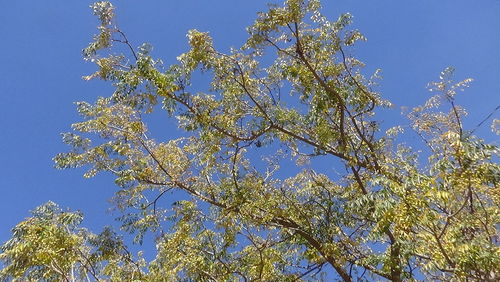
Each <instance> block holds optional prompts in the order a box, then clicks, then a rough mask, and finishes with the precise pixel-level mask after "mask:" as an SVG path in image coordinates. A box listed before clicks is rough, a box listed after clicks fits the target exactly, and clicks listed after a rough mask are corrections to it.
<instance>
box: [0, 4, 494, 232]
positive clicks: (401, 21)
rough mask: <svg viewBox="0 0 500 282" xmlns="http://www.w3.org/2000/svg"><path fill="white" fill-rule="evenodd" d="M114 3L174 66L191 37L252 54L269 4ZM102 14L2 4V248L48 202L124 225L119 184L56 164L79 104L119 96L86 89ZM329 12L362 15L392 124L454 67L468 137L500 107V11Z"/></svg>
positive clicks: (332, 8) (136, 34) (367, 57)
mask: <svg viewBox="0 0 500 282" xmlns="http://www.w3.org/2000/svg"><path fill="white" fill-rule="evenodd" d="M112 2H113V4H114V5H115V6H116V7H117V15H118V19H117V20H118V24H119V25H120V27H121V28H122V30H124V31H125V32H126V33H127V35H128V37H129V39H130V40H131V41H132V43H133V44H134V45H136V46H139V45H140V44H141V43H142V42H149V43H151V44H152V45H153V46H154V52H153V54H154V56H156V57H160V58H162V59H163V60H164V62H165V63H166V64H169V63H173V62H174V60H175V58H176V56H178V55H179V54H180V53H182V52H183V51H185V50H186V48H187V44H186V37H185V34H186V32H187V31H188V30H189V29H192V28H196V29H199V30H202V31H210V33H211V35H212V36H213V37H214V41H215V45H216V47H217V48H219V49H221V50H228V49H229V47H231V46H233V47H238V46H240V45H241V44H242V43H243V42H244V40H245V38H246V37H245V36H246V32H245V27H246V26H248V25H250V24H251V23H252V22H253V20H254V19H255V15H256V12H257V11H263V10H265V9H266V3H267V2H269V1H261V0H254V1H243V0H232V1H230V0H211V1H206V0H205V1H203V0H183V1H178V0H176V1H173V0H141V1H112ZM91 3H92V1H83V0H81V1H67V0H66V1H64V0H52V1H27V0H17V1H0V9H1V11H2V12H3V13H2V15H1V16H0V39H1V42H2V44H1V47H0V51H1V52H0V62H1V65H0V97H1V99H0V106H1V111H0V130H1V131H0V195H1V197H0V242H3V241H5V240H6V239H8V238H9V236H10V228H11V227H13V226H14V225H15V224H16V223H18V222H19V221H21V220H22V219H23V218H25V217H26V216H28V215H29V213H28V211H29V210H30V209H33V208H34V207H36V206H38V205H40V204H42V203H44V202H46V201H48V200H52V201H55V202H57V203H59V204H60V205H61V206H62V207H70V208H71V209H79V210H81V211H83V212H84V213H85V215H86V220H85V225H86V226H87V227H89V228H90V229H92V230H94V231H95V232H99V231H100V230H101V227H102V226H104V225H106V224H109V223H111V222H112V221H113V218H114V217H115V215H112V214H109V213H106V210H107V209H108V208H109V206H110V205H109V204H108V203H107V199H109V198H110V197H111V196H112V195H113V192H114V191H115V190H116V187H115V186H114V183H113V181H112V180H111V178H110V177H107V176H98V177H97V178H94V179H90V180H88V179H84V178H83V177H82V173H83V170H66V171H58V170H56V169H54V168H53V162H52V157H53V156H54V155H55V154H57V153H58V152H63V151H65V150H67V147H66V146H65V145H64V144H62V142H61V139H60V135H59V134H60V133H61V132H65V131H69V129H70V128H69V126H70V124H71V123H73V122H76V121H78V120H79V119H78V116H77V114H76V111H75V107H74V105H73V102H75V101H82V100H85V101H90V102H92V101H94V100H95V98H96V97H97V96H106V95H109V94H110V93H111V91H112V90H111V88H110V87H109V86H108V85H106V84H105V83H102V82H98V81H91V82H85V81H83V80H82V79H81V77H82V76H83V75H87V74H90V73H91V72H93V70H94V67H93V65H92V64H90V63H85V62H84V61H83V60H82V59H81V49H82V48H84V47H85V46H86V44H87V43H88V42H90V39H91V36H92V34H94V33H95V32H96V30H95V27H96V26H97V21H96V20H95V18H94V17H93V16H92V13H91V10H90V9H89V8H88V6H89V5H90V4H91ZM323 6H324V10H323V12H324V14H325V15H327V16H328V18H330V19H331V20H334V19H336V18H337V17H338V15H339V14H340V13H344V12H350V13H351V14H353V16H354V27H355V28H358V29H360V30H361V31H362V33H364V34H365V36H366V37H367V38H368V41H367V42H364V43H360V44H358V45H357V46H356V47H354V48H353V49H351V50H350V52H351V53H353V54H354V55H355V56H357V57H359V58H361V59H362V60H363V61H364V62H365V63H366V64H367V68H366V73H367V74H370V73H371V72H372V71H373V70H375V69H376V68H381V69H382V71H383V72H382V75H383V77H384V80H383V81H382V85H381V87H380V91H381V92H382V93H383V95H384V97H385V98H388V99H390V100H391V101H392V102H394V103H395V105H396V108H395V109H394V112H393V113H389V114H387V115H385V116H382V119H385V120H386V122H387V123H394V122H395V120H394V119H395V118H396V119H398V118H399V107H400V106H410V107H411V106H415V105H417V104H420V103H422V102H423V101H425V99H426V98H427V97H428V92H427V91H426V89H425V86H426V84H427V83H428V82H429V81H432V80H434V79H436V78H437V77H438V74H439V72H440V71H441V70H443V69H444V68H445V67H447V66H453V67H455V68H456V70H457V72H456V74H457V79H463V78H467V77H472V78H474V79H475V81H474V82H473V84H472V86H471V88H470V89H468V90H467V91H466V92H465V93H464V94H462V95H460V97H458V102H459V104H462V105H464V106H466V108H467V109H468V110H469V113H470V115H469V117H468V118H467V119H466V121H465V125H466V127H467V126H468V127H473V126H475V125H476V124H477V123H479V122H480V121H481V120H482V119H483V118H484V117H485V116H486V115H487V114H488V113H489V112H491V110H493V109H494V108H495V106H497V105H498V104H500V99H499V98H498V97H499V93H500V83H498V81H499V75H500V52H499V50H500V32H499V28H500V17H499V16H498V15H499V14H500V1H497V0H481V1H472V0H469V1H465V0H440V1H436V0H419V1H416V0H414V1H387V0H380V1H360V0H359V1H355V0H335V1H323ZM496 117H497V118H498V114H497V115H496ZM396 121H397V120H396ZM402 122H406V121H402ZM169 128H172V127H171V125H170V127H169V126H166V127H165V132H166V133H165V132H164V133H162V135H163V136H168V130H169ZM489 132H490V131H489V123H488V124H486V125H484V126H483V128H481V129H480V130H479V131H478V133H479V134H480V135H481V134H482V135H483V136H485V137H486V138H487V139H489V140H492V141H494V140H495V138H496V137H495V136H493V135H492V134H490V133H489Z"/></svg>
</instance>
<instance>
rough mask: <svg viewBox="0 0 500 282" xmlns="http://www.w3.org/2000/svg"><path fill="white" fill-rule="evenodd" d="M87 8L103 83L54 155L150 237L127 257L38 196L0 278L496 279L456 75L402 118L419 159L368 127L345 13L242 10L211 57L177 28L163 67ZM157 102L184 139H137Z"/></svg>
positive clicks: (480, 167)
mask: <svg viewBox="0 0 500 282" xmlns="http://www.w3.org/2000/svg"><path fill="white" fill-rule="evenodd" d="M92 7H93V10H94V14H95V15H97V16H98V18H99V20H100V27H99V34H97V35H96V36H95V37H94V42H93V43H91V44H90V45H89V47H88V48H86V49H85V50H84V57H85V59H86V60H89V61H92V62H95V63H96V65H97V67H98V70H97V71H96V72H95V73H94V74H92V75H90V76H87V77H85V79H93V78H100V79H102V80H104V81H108V82H110V83H111V84H112V85H113V86H114V88H115V91H114V92H113V93H112V95H111V96H110V97H103V98H99V99H98V100H97V101H96V102H95V103H93V104H91V103H87V102H79V103H77V109H78V112H79V113H80V114H81V116H82V119H83V121H81V122H79V123H75V124H73V126H72V127H73V132H72V133H65V134H63V141H64V142H65V143H67V144H69V145H70V146H71V148H72V149H71V151H70V152H68V153H62V154H59V155H57V156H56V157H55V162H56V166H57V167H58V168H73V167H82V166H84V167H90V169H89V170H88V171H87V172H86V173H85V176H86V177H93V176H95V175H96V174H97V173H99V172H111V173H112V174H114V175H115V176H116V180H115V181H116V184H117V185H118V186H119V187H120V189H119V190H118V191H117V192H116V196H115V198H114V203H115V205H116V207H117V208H119V209H120V210H121V211H122V212H123V215H122V216H121V218H120V220H121V223H122V226H121V227H122V229H123V230H125V231H129V232H133V233H135V234H136V237H135V240H136V242H141V241H142V236H143V235H144V234H145V233H146V232H153V233H155V234H157V238H156V246H157V254H156V258H155V259H154V260H153V261H150V262H145V261H144V259H142V258H141V256H140V254H139V255H138V256H137V257H136V258H134V257H133V256H132V255H131V254H130V252H129V251H127V249H126V247H125V244H124V243H123V242H122V240H121V239H120V237H119V236H118V235H117V234H116V233H114V232H113V231H111V230H110V229H105V231H104V232H103V233H102V234H100V235H93V234H92V233H90V232H88V231H86V230H85V229H82V228H80V227H78V224H79V222H80V221H81V216H80V215H79V214H78V213H71V212H67V213H61V212H60V211H59V210H58V209H57V208H56V206H55V205H54V204H53V203H48V204H46V205H44V206H42V207H39V208H37V209H36V210H35V212H34V215H33V217H31V218H29V219H27V220H26V221H23V222H22V223H20V224H19V225H18V226H16V228H14V230H13V238H12V239H11V240H10V241H8V242H7V243H5V244H4V245H3V246H2V253H1V254H0V259H1V260H2V261H3V262H4V265H5V266H6V267H5V268H4V270H2V272H1V274H2V275H3V277H5V278H9V277H16V278H22V277H24V278H28V279H39V278H42V277H43V278H44V279H48V280H51V279H52V280H72V279H78V278H76V277H80V278H82V277H89V279H90V277H92V279H96V280H99V279H108V278H111V279H113V280H118V279H122V280H127V281H128V280H134V279H136V280H151V281H163V280H165V281H170V280H203V281H205V280H214V281H219V280H244V281H247V280H262V281H294V280H316V279H326V278H325V277H327V276H328V275H330V276H333V277H335V278H338V279H340V280H343V281H353V280H361V279H369V278H373V279H377V280H379V279H387V280H392V281H402V280H407V279H422V278H424V277H425V278H427V279H436V280H450V279H459V280H470V279H472V280H490V281H494V280H497V279H498V276H499V275H500V273H499V272H498V269H500V249H499V248H498V233H497V232H498V231H497V228H496V226H497V225H498V223H499V217H500V210H499V209H498V204H499V203H500V198H499V196H498V195H500V193H499V192H500V191H499V185H498V184H499V180H500V168H499V165H498V164H497V163H496V162H495V161H494V158H495V157H497V156H498V148H497V147H496V146H495V145H493V144H489V143H487V142H486V141H484V140H482V139H480V138H479V137H477V136H475V135H474V134H473V133H474V131H473V130H469V131H467V130H466V129H464V128H463V126H462V118H463V116H464V115H465V110H464V109H463V108H462V107H460V106H458V105H457V104H456V103H455V95H456V94H457V93H458V92H459V91H460V90H462V89H463V88H465V87H467V85H468V83H469V82H470V81H471V80H470V79H466V80H463V81H460V82H454V81H453V69H452V68H447V69H445V70H444V71H443V72H442V73H441V75H440V77H439V80H438V81H437V82H434V83H431V84H430V90H431V91H435V92H436V95H434V96H432V97H431V98H430V99H429V100H428V101H427V102H426V103H425V105H423V106H420V107H416V108H414V109H413V110H412V111H410V112H409V114H408V117H409V119H410V120H411V122H412V128H411V130H413V133H415V134H418V136H420V137H421V139H422V144H423V145H424V146H425V150H426V152H428V155H429V157H428V158H427V160H425V159H424V158H423V156H422V155H421V154H420V153H419V151H415V150H413V149H412V148H411V147H409V146H407V145H405V144H404V143H401V142H400V141H399V139H398V138H400V137H401V136H402V134H403V133H404V130H403V128H402V127H394V128H391V129H389V130H387V131H385V132H383V131H382V130H381V129H380V128H381V126H380V122H378V121H377V119H376V117H375V113H376V112H377V110H378V109H379V108H381V107H390V105H391V103H390V102H389V101H387V100H384V99H383V98H382V97H381V95H380V93H378V92H376V90H375V89H376V83H377V79H378V75H377V73H375V74H374V75H372V76H371V77H370V78H366V77H365V76H363V75H362V72H361V70H362V66H363V63H362V62H360V61H359V60H357V59H356V58H354V57H349V56H347V54H348V53H347V51H346V50H347V49H348V48H350V46H351V45H353V44H354V43H356V41H359V40H363V39H364V37H363V35H362V34H361V33H360V32H359V31H357V30H349V29H348V26H349V23H350V21H351V19H350V15H349V14H345V15H342V16H340V17H339V19H338V20H336V21H334V22H331V21H328V20H327V19H326V18H325V17H324V16H323V15H322V14H321V12H320V3H319V1H317V0H309V1H302V0H288V1H286V2H285V4H284V5H283V6H270V8H269V10H268V12H266V13H261V14H260V15H259V17H258V18H257V20H256V21H255V23H254V24H253V25H252V26H250V27H249V28H248V33H249V38H248V40H247V42H246V43H245V44H244V46H243V47H242V48H240V49H234V50H231V52H230V53H228V54H226V53H222V52H219V51H217V50H216V49H215V48H214V46H213V44H212V40H211V38H210V36H209V34H208V33H204V32H199V31H196V30H192V31H190V32H189V33H188V39H189V44H190V50H189V51H188V52H186V53H184V54H182V55H181V56H179V57H178V63H177V64H174V65H172V66H169V67H164V66H163V65H162V62H161V60H159V59H154V58H153V57H152V56H151V55H150V50H151V47H150V46H149V45H147V44H144V45H142V46H140V47H139V48H138V49H137V50H136V49H135V48H134V47H133V46H132V45H131V44H130V43H129V41H128V39H127V37H126V36H125V33H124V32H123V31H122V30H120V29H119V28H118V27H117V26H116V24H115V22H114V20H113V19H114V13H113V6H112V5H111V4H110V3H109V2H97V3H95V4H94V5H93V6H92ZM117 44H124V46H125V47H127V48H128V49H129V50H128V51H129V53H128V54H119V55H116V50H117V49H116V48H114V47H115V45H117ZM270 57H272V59H269V58H270ZM198 72H201V73H202V74H204V75H209V76H210V77H211V83H210V87H209V89H207V90H206V93H203V92H195V91H194V90H193V88H196V87H193V86H192V85H191V84H192V79H191V78H192V75H193V74H195V73H198ZM285 93H287V94H286V95H285ZM158 108H161V109H158ZM157 110H164V111H166V112H167V113H168V114H169V115H170V116H171V117H175V118H177V120H178V125H179V128H180V129H181V130H183V132H184V133H183V137H181V138H178V139H172V140H168V141H165V142H161V141H156V140H154V139H153V138H151V137H150V136H151V134H150V133H149V131H148V128H147V124H146V123H145V121H144V116H146V115H148V114H149V113H151V112H153V111H157ZM494 124H497V125H498V121H495V122H494ZM496 128H497V127H494V129H496ZM413 133H412V132H409V133H408V134H413ZM313 164H319V165H316V166H318V167H320V168H319V169H313V167H314V166H313ZM331 167H335V168H336V170H337V172H336V173H331V170H330V169H321V168H331ZM160 199H161V200H162V202H161V203H160V202H159V200H160ZM166 202H168V203H166ZM33 234H36V235H33ZM45 242H50V243H49V244H47V243H45ZM32 253H34V254H37V255H36V256H29V257H27V254H32ZM62 253H64V254H65V255H61V254H62Z"/></svg>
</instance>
